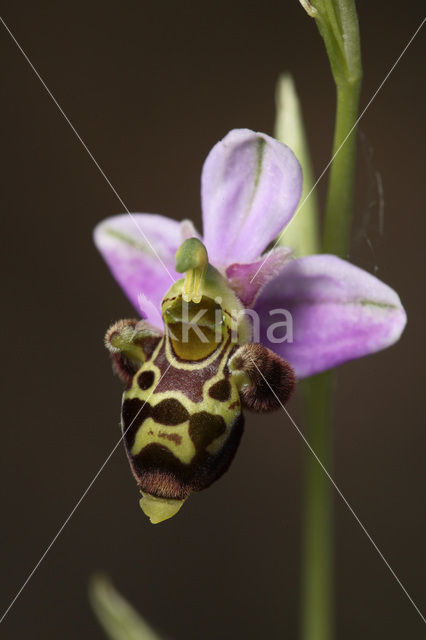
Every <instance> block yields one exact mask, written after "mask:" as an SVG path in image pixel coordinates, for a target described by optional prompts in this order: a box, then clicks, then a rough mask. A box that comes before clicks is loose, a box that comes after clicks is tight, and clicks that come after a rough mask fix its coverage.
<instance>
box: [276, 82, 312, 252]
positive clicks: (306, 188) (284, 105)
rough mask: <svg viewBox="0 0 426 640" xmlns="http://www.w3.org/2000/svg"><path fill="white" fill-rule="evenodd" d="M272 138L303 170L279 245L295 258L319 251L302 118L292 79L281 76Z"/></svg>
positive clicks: (310, 163)
mask: <svg viewBox="0 0 426 640" xmlns="http://www.w3.org/2000/svg"><path fill="white" fill-rule="evenodd" d="M276 110H277V117H276V121H275V132H274V135H275V137H276V139H277V140H281V141H282V142H285V144H287V145H288V146H289V147H290V149H292V151H293V152H294V154H295V156H296V158H297V159H298V160H299V162H300V165H301V166H302V168H303V190H302V195H301V197H300V203H299V206H298V208H297V210H296V213H295V215H294V216H293V219H292V220H291V221H290V223H289V224H288V225H287V227H286V228H285V230H284V232H283V233H281V235H280V236H279V244H281V245H284V246H287V247H291V248H292V250H293V252H294V255H295V256H296V258H299V257H301V256H308V255H310V254H312V253H318V251H319V217H318V201H317V194H316V192H315V190H313V185H314V179H313V175H314V173H313V169H312V162H311V158H310V155H309V145H308V141H307V139H306V135H305V128H304V126H303V116H302V111H301V108H300V102H299V98H298V95H297V93H296V87H295V85H294V81H293V78H292V77H291V75H290V74H288V73H284V74H283V75H282V76H281V77H280V78H279V80H278V84H277V90H276Z"/></svg>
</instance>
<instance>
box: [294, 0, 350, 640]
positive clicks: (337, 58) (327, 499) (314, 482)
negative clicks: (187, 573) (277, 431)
mask: <svg viewBox="0 0 426 640" xmlns="http://www.w3.org/2000/svg"><path fill="white" fill-rule="evenodd" d="M302 4H303V5H304V6H305V8H306V9H307V11H308V13H309V15H311V16H312V17H313V18H314V19H315V20H316V22H317V26H318V29H319V31H320V33H321V35H322V37H323V39H324V44H325V47H326V50H327V54H328V57H329V61H330V66H331V70H332V74H333V77H334V81H335V84H336V90H337V106H336V120H335V129H334V140H333V152H332V157H333V162H332V165H331V171H330V177H329V182H328V191H327V201H326V210H325V220H324V229H323V237H322V244H321V247H319V249H320V250H321V251H322V252H324V253H335V254H337V255H340V256H345V255H346V254H347V252H348V248H349V237H350V228H351V219H352V208H353V189H354V173H355V153H356V137H355V126H356V120H357V116H358V104H359V94H360V87H361V78H362V69H361V53H360V40H359V28H358V18H357V13H356V8H355V2H354V0H312V2H311V3H309V2H306V0H304V1H303V2H302ZM334 383H335V374H334V372H327V373H324V374H321V375H318V376H315V377H313V378H311V379H308V380H305V381H304V382H303V383H302V385H301V386H302V392H303V404H304V409H305V419H306V425H307V438H308V440H309V443H310V445H311V446H312V448H313V450H314V451H315V453H316V455H317V456H318V458H319V459H320V461H321V462H322V464H323V465H324V467H325V468H326V469H327V470H328V472H331V467H332V453H331V451H332V435H331V434H332V422H331V418H332V416H331V413H332V406H333V395H334ZM332 506H333V487H332V486H331V485H330V481H329V479H328V478H327V476H326V475H325V473H324V471H323V469H322V468H321V466H320V464H319V463H318V460H316V459H315V457H314V456H313V455H312V453H311V452H309V451H308V452H306V457H305V461H304V512H303V518H304V521H303V531H304V537H303V542H302V545H303V568H302V609H301V615H302V621H301V629H302V636H301V637H302V639H303V640H332V638H333V637H334V620H335V616H334V566H333V565H334V562H333V559H334V558H333V509H332Z"/></svg>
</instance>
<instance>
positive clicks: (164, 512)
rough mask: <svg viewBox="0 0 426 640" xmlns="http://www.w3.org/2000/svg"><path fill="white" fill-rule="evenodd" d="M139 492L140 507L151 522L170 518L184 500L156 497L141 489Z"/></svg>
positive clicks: (156, 522)
mask: <svg viewBox="0 0 426 640" xmlns="http://www.w3.org/2000/svg"><path fill="white" fill-rule="evenodd" d="M141 493H142V498H141V499H140V500H139V504H140V507H141V509H142V511H143V512H144V514H145V515H146V516H148V518H149V519H150V521H151V523H152V524H158V523H159V522H163V521H164V520H168V519H169V518H172V517H173V516H175V515H176V514H177V512H178V511H179V509H180V508H181V506H182V505H183V503H184V502H185V500H172V499H168V498H156V497H155V496H151V495H150V494H149V493H144V492H143V491H142V492H141Z"/></svg>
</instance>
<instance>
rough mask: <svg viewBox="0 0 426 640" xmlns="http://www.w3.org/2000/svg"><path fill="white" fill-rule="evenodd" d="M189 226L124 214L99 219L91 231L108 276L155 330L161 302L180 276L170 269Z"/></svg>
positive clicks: (162, 219)
mask: <svg viewBox="0 0 426 640" xmlns="http://www.w3.org/2000/svg"><path fill="white" fill-rule="evenodd" d="M190 225H191V223H190V222H189V221H186V220H185V221H184V222H183V223H179V222H176V221H175V220H172V219H170V218H166V217H164V216H159V215H154V214H149V213H133V214H131V215H129V214H127V213H126V214H123V215H119V216H113V217H112V218H107V219H106V220H103V221H102V222H101V223H99V224H98V225H97V227H96V228H95V231H94V240H95V244H96V246H97V248H98V249H99V251H100V252H101V254H102V256H103V258H104V260H105V261H106V263H107V265H108V267H109V268H110V270H111V273H112V275H113V276H114V278H115V279H116V280H117V282H118V283H119V285H120V286H121V288H122V289H123V291H124V293H125V294H126V296H127V297H128V298H129V300H130V302H131V303H132V304H133V306H134V307H135V309H137V311H138V312H139V313H141V315H142V316H143V317H145V318H146V319H148V320H149V322H151V323H152V324H154V325H155V326H157V327H158V326H160V327H161V326H162V322H161V313H160V309H161V300H162V298H163V296H164V295H165V293H166V292H167V291H168V289H169V288H170V287H171V285H172V284H173V282H174V281H175V280H178V279H179V278H181V277H182V276H181V274H178V273H176V271H175V269H174V266H175V253H176V250H177V248H178V247H179V245H180V244H181V243H182V242H183V240H184V239H185V236H186V235H187V234H188V233H190V232H191V227H190ZM192 230H193V232H194V235H197V234H196V231H195V230H194V229H193V227H192ZM141 301H142V302H141ZM141 304H143V306H144V308H143V309H141ZM156 311H158V313H156Z"/></svg>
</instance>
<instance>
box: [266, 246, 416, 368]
mask: <svg viewBox="0 0 426 640" xmlns="http://www.w3.org/2000/svg"><path fill="white" fill-rule="evenodd" d="M254 308H255V310H256V311H257V312H258V313H259V317H260V327H261V328H260V342H261V343H262V344H264V345H265V346H268V347H269V348H270V349H272V350H273V351H275V352H276V353H278V354H279V355H281V356H282V357H283V358H285V359H286V360H288V361H289V362H290V364H292V365H293V367H294V369H295V371H296V375H297V376H298V377H299V378H304V377H306V376H310V375H312V374H315V373H319V372H320V371H324V370H326V369H329V368H331V367H335V366H336V365H339V364H341V363H343V362H346V361H348V360H352V359H354V358H359V357H361V356H365V355H367V354H369V353H374V352H375V351H379V350H380V349H385V348H386V347H389V346H390V345H391V344H393V343H394V342H396V341H397V340H398V338H399V337H400V335H401V333H402V331H403V329H404V326H405V323H406V315H405V311H404V309H403V307H402V305H401V301H400V299H399V297H398V295H397V294H396V292H395V291H393V289H391V288H390V287H388V286H387V285H386V284H384V283H383V282H381V281H380V280H378V279H377V278H375V277H374V276H372V275H371V274H369V273H367V272H366V271H363V270H362V269H360V268H359V267H356V266H354V265H352V264H350V263H349V262H346V261H345V260H341V259H340V258H337V257H336V256H331V255H315V256H309V257H307V258H300V259H298V260H293V261H292V262H291V263H289V264H288V265H286V266H284V267H283V269H282V270H281V271H280V273H279V274H278V276H277V277H276V278H274V279H273V280H271V281H270V282H269V283H268V284H267V285H266V286H265V288H264V289H263V291H262V292H261V294H260V295H259V297H258V299H257V300H256V303H255V306H254ZM283 309H284V310H287V312H290V314H291V319H290V321H288V320H289V319H288V317H286V316H285V314H284V312H282V311H281V312H278V313H277V312H276V313H275V314H273V313H272V314H271V310H283ZM285 320H287V321H288V322H287V325H286V326H285V325H284V322H285ZM291 321H292V322H291ZM278 322H281V323H283V324H281V328H278V327H276V328H274V327H273V324H274V323H278ZM291 324H292V325H293V326H292V329H293V342H291V341H290V340H291ZM283 338H287V339H285V340H283Z"/></svg>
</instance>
